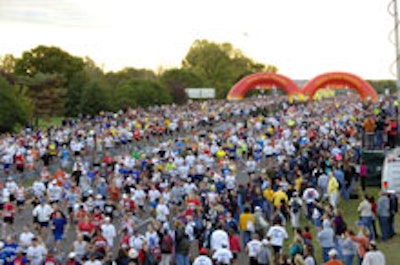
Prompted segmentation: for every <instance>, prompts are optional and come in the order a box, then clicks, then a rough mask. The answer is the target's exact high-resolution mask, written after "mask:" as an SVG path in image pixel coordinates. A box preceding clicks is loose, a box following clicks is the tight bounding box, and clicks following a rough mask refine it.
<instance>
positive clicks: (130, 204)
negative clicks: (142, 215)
mask: <svg viewBox="0 0 400 265" xmlns="http://www.w3.org/2000/svg"><path fill="white" fill-rule="evenodd" d="M122 204H123V210H124V212H133V211H134V210H135V202H134V201H133V200H132V199H131V198H129V196H128V195H127V194H123V195H122Z"/></svg>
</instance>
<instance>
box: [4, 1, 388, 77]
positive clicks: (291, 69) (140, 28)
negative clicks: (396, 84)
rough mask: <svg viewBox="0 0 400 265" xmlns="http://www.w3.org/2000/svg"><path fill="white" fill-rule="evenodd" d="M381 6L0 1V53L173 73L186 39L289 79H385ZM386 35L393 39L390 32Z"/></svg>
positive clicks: (355, 3)
mask: <svg viewBox="0 0 400 265" xmlns="http://www.w3.org/2000/svg"><path fill="white" fill-rule="evenodd" d="M390 1H391V0H247V1H238V0H230V1H228V0H202V1H193V0H145V1H137V0H112V1H110V0H0V36H1V41H0V55H4V54H8V53H11V54H13V55H15V56H17V57H20V56H21V54H22V52H23V51H27V50H29V49H32V48H34V47H36V46H38V45H55V46H58V47H60V48H62V49H63V50H65V51H67V52H69V53H71V54H73V55H76V56H88V57H90V58H92V59H93V60H94V61H95V62H96V63H97V64H98V65H99V66H101V67H102V68H103V69H104V70H105V71H118V70H120V69H122V68H124V67H135V68H148V69H152V70H157V69H159V68H160V67H162V68H164V69H165V68H172V67H180V65H181V61H182V59H183V58H184V57H185V55H186V54H187V52H188V50H189V48H190V46H191V44H192V43H193V42H194V40H196V39H207V40H209V41H214V42H218V43H222V42H230V43H231V44H233V46H234V47H236V48H239V49H241V50H242V52H243V53H244V54H245V55H246V56H248V57H250V58H252V59H254V60H255V61H258V62H261V63H264V64H273V65H275V66H277V67H278V69H279V70H278V71H279V73H281V74H283V75H286V76H288V77H291V78H293V79H311V78H313V77H315V76H316V75H318V74H321V73H324V72H330V71H348V72H352V73H354V74H356V75H359V76H361V77H362V78H365V79H394V78H395V75H394V74H393V73H395V67H394V66H393V67H391V65H392V64H393V62H394V60H395V47H394V45H393V44H392V43H391V41H390V36H391V35H390V33H391V31H392V30H393V27H394V19H393V17H391V16H390V15H389V13H388V11H387V7H388V5H389V2H390ZM392 35H393V34H392Z"/></svg>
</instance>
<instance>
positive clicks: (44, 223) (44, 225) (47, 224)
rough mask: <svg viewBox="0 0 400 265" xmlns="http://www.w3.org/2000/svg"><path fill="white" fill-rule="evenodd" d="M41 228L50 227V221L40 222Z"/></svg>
mask: <svg viewBox="0 0 400 265" xmlns="http://www.w3.org/2000/svg"><path fill="white" fill-rule="evenodd" d="M39 225H40V227H49V221H47V222H39Z"/></svg>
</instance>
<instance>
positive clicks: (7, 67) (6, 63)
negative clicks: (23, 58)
mask: <svg viewBox="0 0 400 265" xmlns="http://www.w3.org/2000/svg"><path fill="white" fill-rule="evenodd" d="M15 63H16V58H15V57H14V55H12V54H6V55H4V56H0V69H1V70H2V71H4V72H6V73H9V74H11V73H13V72H14V68H15Z"/></svg>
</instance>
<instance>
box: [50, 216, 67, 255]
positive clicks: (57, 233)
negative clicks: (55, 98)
mask: <svg viewBox="0 0 400 265" xmlns="http://www.w3.org/2000/svg"><path fill="white" fill-rule="evenodd" d="M66 224H67V219H66V218H65V217H64V216H63V214H62V213H61V212H60V211H57V212H56V213H55V217H54V219H53V225H52V230H53V236H54V240H55V241H56V249H57V250H61V241H62V240H63V238H64V230H65V229H64V228H65V225H66Z"/></svg>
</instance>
